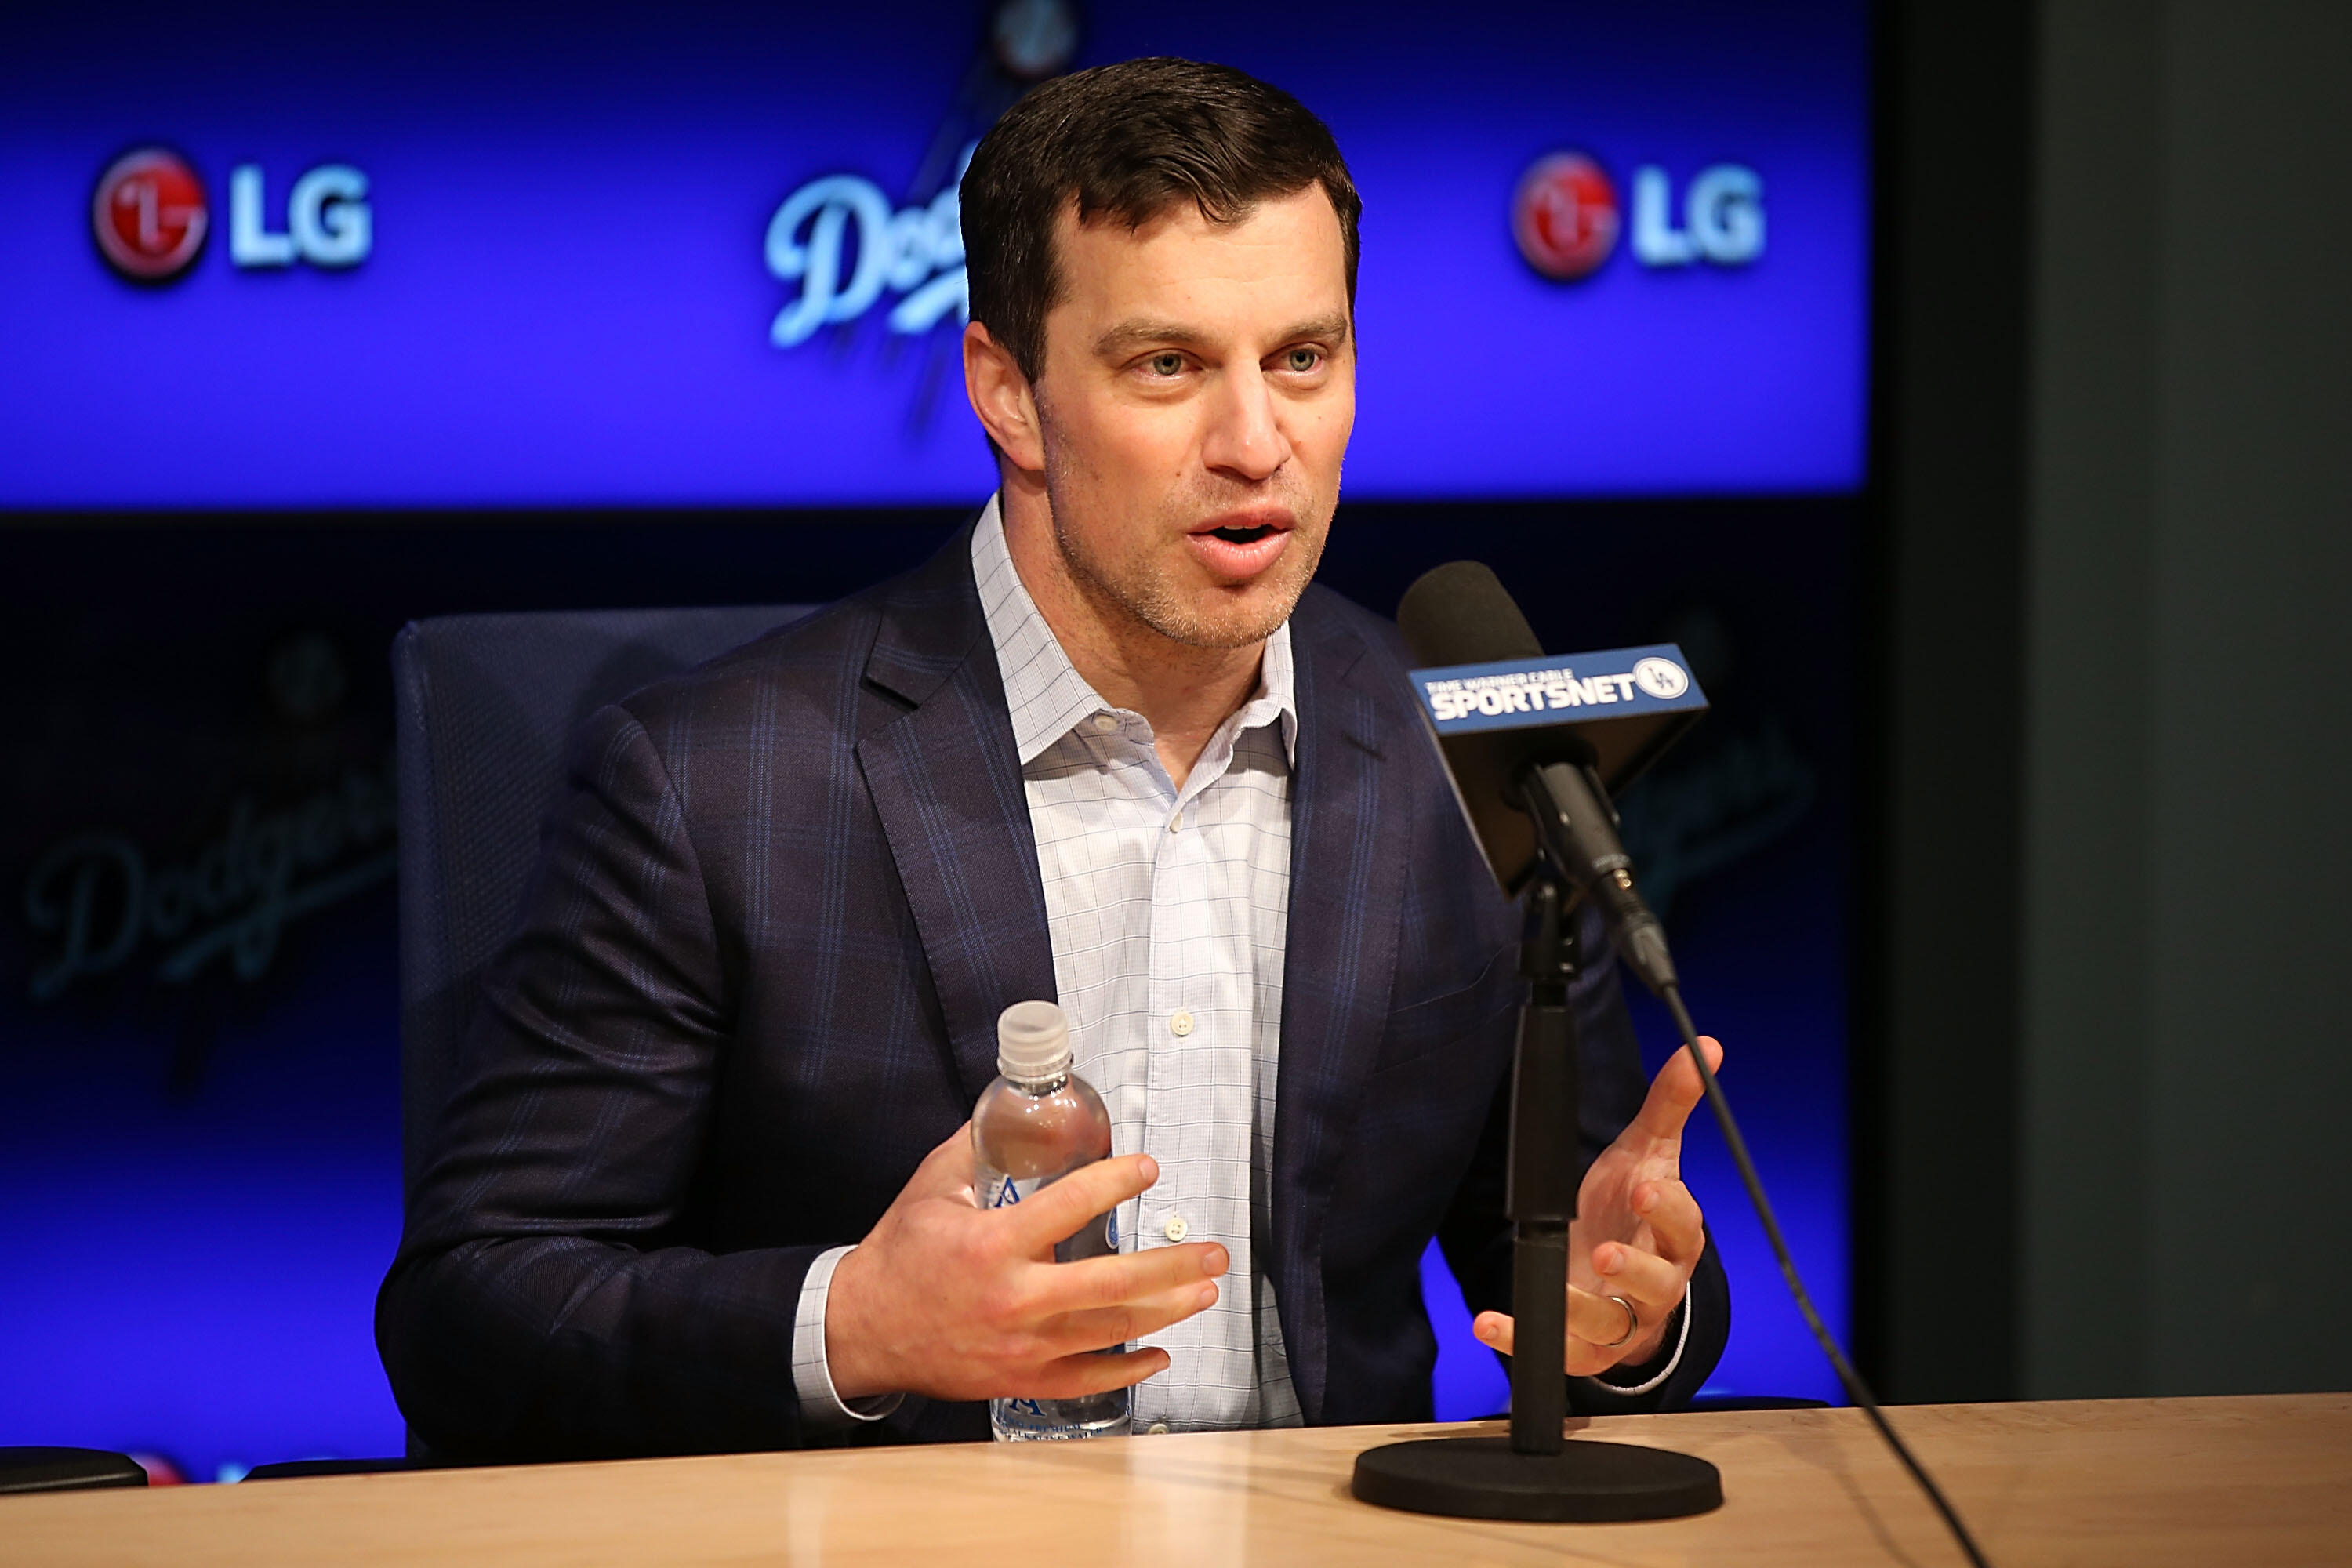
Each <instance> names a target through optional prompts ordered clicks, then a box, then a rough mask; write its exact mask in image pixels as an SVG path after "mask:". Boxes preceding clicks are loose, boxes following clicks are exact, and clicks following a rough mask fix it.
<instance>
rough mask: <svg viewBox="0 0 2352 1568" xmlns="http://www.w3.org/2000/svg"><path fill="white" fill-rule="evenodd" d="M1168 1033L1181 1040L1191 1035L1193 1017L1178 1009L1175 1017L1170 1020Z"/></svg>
mask: <svg viewBox="0 0 2352 1568" xmlns="http://www.w3.org/2000/svg"><path fill="white" fill-rule="evenodd" d="M1168 1032H1169V1033H1171V1034H1172V1035H1174V1036H1175V1037H1177V1038H1178V1039H1180V1040H1181V1039H1182V1038H1183V1037H1185V1036H1187V1035H1189V1034H1191V1033H1192V1014H1190V1013H1187V1012H1186V1011H1184V1009H1183V1008H1181V1007H1179V1008H1177V1009H1176V1012H1175V1014H1174V1016H1171V1018H1170V1019H1169V1020H1168Z"/></svg>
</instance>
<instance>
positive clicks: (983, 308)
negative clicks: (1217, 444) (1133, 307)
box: [961, 56, 1364, 382]
mask: <svg viewBox="0 0 2352 1568" xmlns="http://www.w3.org/2000/svg"><path fill="white" fill-rule="evenodd" d="M1314 184H1319V185H1321V186H1322V187H1323V194H1324V195H1327V196H1328V197H1329V198H1330V200H1331V210H1332V211H1333V212H1334V213H1336V214H1338V215H1339V235H1340V238H1341V241H1342V243H1343V244H1344V246H1345V247H1346V254H1347V266H1348V302H1349V305H1350V307H1352V306H1353V305H1354V303H1355V300H1356V258H1357V254H1358V249H1359V247H1358V241H1357V237H1356V222H1357V219H1358V217H1359V216H1360V215H1361V214H1362V212H1363V207H1364V204H1363V200H1362V198H1360V196H1358V195H1356V184H1355V182H1354V181H1353V180H1351V179H1349V176H1348V165H1347V163H1346V161H1345V160H1343V159H1342V158H1341V157H1340V156H1339V143H1338V142H1335V141H1333V140H1332V139H1331V132H1330V128H1329V127H1328V126H1326V125H1325V124H1324V123H1323V122H1322V121H1320V120H1318V119H1317V118H1316V117H1315V116H1314V115H1313V114H1312V113H1310V112H1308V110H1307V107H1306V105H1304V104H1302V103H1300V102H1299V101H1298V100H1297V99H1295V98H1293V97H1291V96H1290V94H1288V93H1286V92H1285V91H1283V90H1282V89H1280V88H1278V87H1273V86H1270V85H1268V84H1267V83H1265V82H1262V81H1260V80H1258V79H1256V78H1255V77H1254V76H1250V75H1248V74H1246V73H1245V72H1243V71H1237V70H1235V69H1234V68H1232V67H1231V66H1218V65H1204V64H1202V62H1200V61H1198V60H1186V59H1176V58H1171V57H1167V56H1159V57H1153V58H1146V59H1138V60H1122V61H1120V62H1119V63H1118V64H1117V65H1108V66H1096V67H1094V68H1092V69H1089V70H1082V71H1076V72H1073V73H1072V74H1071V75H1068V76H1065V77H1056V78H1055V79H1053V80H1051V81H1048V82H1045V83H1043V84H1041V85H1040V86H1038V87H1037V88H1035V89H1033V90H1032V91H1031V92H1030V93H1029V94H1028V95H1027V96H1026V97H1024V98H1023V99H1022V100H1021V101H1020V102H1018V103H1016V104H1014V105H1013V107H1012V108H1011V109H1010V110H1006V111H1005V115H1004V118H1003V119H1002V120H1000V121H997V122H996V124H995V126H994V127H993V128H992V129H991V130H990V132H988V134H987V135H985V136H983V137H982V138H981V141H980V146H979V148H978V149H977V150H976V151H974V152H973V153H972V155H971V167H970V168H969V169H968V170H967V171H965V174H964V177H963V191H962V195H961V206H962V214H963V247H964V265H965V268H966V269H967V276H968V278H969V281H970V284H971V318H972V320H973V321H979V322H981V323H982V325H984V326H985V327H987V328H988V331H989V334H990V336H992V337H993V338H994V339H995V340H996V341H997V342H1000V343H1002V344H1003V345H1004V348H1005V351H1006V352H1007V353H1010V354H1012V356H1013V363H1015V364H1017V365H1019V366H1020V367H1021V374H1023V375H1024V376H1027V377H1028V378H1029V380H1030V381H1032V382H1034V381H1035V380H1036V379H1037V377H1038V376H1039V374H1042V373H1043V372H1044V370H1045V313H1046V312H1047V311H1048V310H1052V309H1053V307H1054V302H1055V299H1056V298H1057V297H1058V295H1059V294H1060V291H1061V283H1062V279H1061V273H1060V268H1059V266H1058V263H1057V262H1056V260H1055V256H1054V228H1055V224H1056V223H1058V222H1059V221H1060V219H1061V216H1062V214H1063V213H1064V212H1066V210H1068V208H1069V206H1070V204H1071V203H1072V201H1073V200H1075V201H1076V204H1077V210H1078V221H1079V222H1080V223H1087V222H1090V221H1092V220H1093V219H1095V218H1097V217H1102V216H1111V217H1116V218H1118V219H1119V220H1120V221H1121V222H1123V223H1125V224H1126V225H1127V226H1128V227H1129V229H1130V230H1133V229H1138V228H1140V227H1142V226H1144V225H1145V224H1147V223H1149V222H1150V221H1151V220H1152V219H1153V218H1155V217H1158V216H1160V215H1161V214H1163V213H1165V212H1166V211H1167V210H1168V209H1169V208H1170V207H1171V206H1174V205H1176V204H1178V203H1179V202H1191V203H1192V205H1194V206H1195V207H1197V208H1198V209H1200V213H1201V216H1202V217H1204V218H1206V219H1208V220H1209V221H1210V222H1211V223H1238V222H1241V221H1242V220H1243V219H1244V218H1246V217H1248V216H1249V215H1250V213H1251V212H1252V211H1253V210H1254V209H1255V207H1256V206H1257V205H1258V203H1260V202H1262V201H1265V200H1266V199H1267V198H1268V197H1272V196H1286V195H1291V194H1292V193H1293V192H1297V191H1302V190H1305V189H1306V188H1307V186H1308V185H1314Z"/></svg>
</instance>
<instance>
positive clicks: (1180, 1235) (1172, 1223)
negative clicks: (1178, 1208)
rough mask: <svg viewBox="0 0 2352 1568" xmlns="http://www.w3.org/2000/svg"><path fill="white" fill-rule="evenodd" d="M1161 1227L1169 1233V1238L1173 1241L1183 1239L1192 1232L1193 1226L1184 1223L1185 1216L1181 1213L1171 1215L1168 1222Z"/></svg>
mask: <svg viewBox="0 0 2352 1568" xmlns="http://www.w3.org/2000/svg"><path fill="white" fill-rule="evenodd" d="M1160 1229H1161V1230H1164V1231H1166V1232H1167V1233H1168V1239H1169V1240H1171V1241H1181V1240H1183V1239H1184V1238H1185V1237H1188V1236H1190V1235H1192V1226H1189V1225H1187V1224H1185V1223H1184V1216H1183V1215H1181V1214H1171V1215H1169V1216H1168V1223H1167V1224H1166V1225H1163V1226H1160Z"/></svg>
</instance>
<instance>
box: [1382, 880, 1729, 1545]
mask: <svg viewBox="0 0 2352 1568" xmlns="http://www.w3.org/2000/svg"><path fill="white" fill-rule="evenodd" d="M1524 898H1525V901H1526V907H1527V928H1526V935H1525V936H1524V937H1523V938H1522V939H1521V942H1520V944H1519V973H1521V974H1522V975H1524V976H1525V977H1526V978H1527V980H1528V984H1529V987H1530V989H1529V993H1528V1000H1527V1002H1526V1003H1525V1004H1524V1005H1522V1006H1521V1007H1520V1009H1519V1038H1518V1047H1517V1052H1516V1054H1515V1055H1514V1057H1513V1059H1512V1064H1511V1145H1510V1187H1509V1191H1508V1195H1507V1199H1506V1202H1505V1206H1506V1207H1507V1210H1508V1212H1509V1214H1510V1218H1511V1234H1512V1240H1511V1313H1512V1316H1513V1318H1514V1319H1515V1320H1516V1323H1517V1327H1516V1332H1515V1336H1514V1338H1515V1342H1516V1353H1514V1355H1513V1356H1512V1358H1511V1435H1510V1436H1508V1437H1507V1438H1505V1437H1425V1438H1420V1439H1417V1440H1414V1441H1412V1442H1404V1443H1390V1444H1385V1445H1383V1446H1381V1447H1377V1448H1368V1449H1366V1450H1365V1451H1364V1452H1363V1453H1361V1454H1359V1455H1358V1456H1356V1472H1355V1479H1354V1482H1353V1487H1352V1489H1353V1490H1354V1492H1355V1495H1356V1496H1357V1497H1358V1498H1360V1500H1363V1501H1365V1502H1371V1503H1380V1504H1381V1505H1383V1506H1384V1507H1388V1508H1398V1509H1406V1510H1411V1511H1412V1512H1415V1513H1435V1514H1445V1515H1449V1516H1451V1517H1453V1518H1456V1519H1517V1520H1545V1521H1622V1520H1640V1519H1679V1518H1682V1517H1684V1516H1685V1515H1687V1514H1694V1513H1705V1512H1706V1511H1707V1510H1709V1509H1713V1508H1717V1507H1720V1506H1721V1505H1722V1502H1723V1481H1722V1478H1721V1476H1720V1475H1719V1474H1718V1473H1717V1470H1716V1468H1715V1467H1714V1466H1713V1465H1711V1464H1708V1463H1707V1462H1706V1460H1704V1459H1701V1458H1696V1457H1694V1456H1692V1455H1689V1454H1678V1453H1675V1452H1674V1451H1672V1450H1670V1449H1665V1448H1645V1447H1633V1446H1631V1445H1628V1444H1623V1443H1602V1442H1595V1441H1588V1440H1580V1441H1577V1442H1574V1443H1571V1442H1569V1441H1568V1440H1567V1437H1566V1435H1565V1433H1564V1431H1563V1424H1564V1423H1565V1421H1566V1419H1567V1415H1568V1376H1567V1370H1566V1367H1565V1364H1564V1363H1565V1360H1566V1355H1567V1332H1568V1226H1569V1222H1570V1220H1572V1219H1574V1218H1575V1217H1576V1189H1577V1184H1578V1172H1577V1168H1576V1135H1577V1104H1576V1101H1577V1055H1576V1048H1577V1028H1576V1014H1575V1011H1574V1009H1573V1007H1572V1006H1571V1005H1570V999H1569V992H1570V987H1571V986H1572V985H1573V984H1574V982H1575V980H1576V976H1577V973H1578V968H1579V964H1580V955H1579V953H1578V951H1577V945H1578V944H1577V937H1576V919H1575V912H1574V910H1573V908H1572V905H1573V903H1574V894H1573V891H1572V889H1570V886H1569V885H1568V883H1567V881H1566V879H1564V878H1562V877H1561V876H1560V874H1559V870H1558V868H1556V867H1555V866H1554V865H1553V864H1552V862H1551V860H1550V858H1549V857H1544V856H1539V857H1538V860H1537V865H1536V872H1535V876H1534V878H1533V879H1532V880H1531V881H1530V882H1529V883H1528V889H1527V891H1526V893H1525V895H1524Z"/></svg>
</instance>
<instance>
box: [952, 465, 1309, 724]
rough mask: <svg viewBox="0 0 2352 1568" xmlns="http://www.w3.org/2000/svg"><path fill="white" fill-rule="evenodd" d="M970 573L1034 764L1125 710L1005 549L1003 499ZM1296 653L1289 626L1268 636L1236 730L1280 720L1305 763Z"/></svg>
mask: <svg viewBox="0 0 2352 1568" xmlns="http://www.w3.org/2000/svg"><path fill="white" fill-rule="evenodd" d="M971 576H972V581H973V583H974V584H976V585H977V586H978V587H979V589H980V607H981V613H982V615H983V616H986V617H987V620H988V637H989V640H990V641H991V642H992V643H994V644H995V645H996V668H997V669H998V670H999V672H1000V673H1001V674H1002V676H1003V680H1004V700H1005V706H1006V707H1007V709H1008V710H1010V711H1011V714H1012V719H1013V751H1014V752H1015V753H1016V754H1017V755H1018V756H1019V758H1020V760H1021V765H1022V766H1024V767H1026V766H1028V765H1029V764H1030V763H1033V762H1034V761H1035V760H1036V759H1037V758H1038V756H1039V755H1041V754H1042V753H1043V752H1045V749H1046V748H1047V747H1048V746H1051V745H1052V744H1053V743H1054V742H1056V741H1058V740H1060V739H1061V738H1062V737H1063V736H1065V735H1066V734H1068V733H1069V732H1070V731H1072V730H1074V729H1076V727H1077V726H1078V724H1079V723H1080V722H1081V721H1085V720H1087V719H1091V718H1092V717H1094V716H1095V715H1096V714H1097V713H1114V712H1117V711H1118V710H1117V709H1114V708H1112V707H1111V705H1110V704H1109V703H1108V702H1106V701H1104V700H1103V699H1102V696H1101V694H1100V693H1098V692H1097V691H1096V690H1095V689H1094V687H1093V686H1092V685H1090V684H1088V682H1087V679H1086V677H1084V676H1082V675H1080V674H1079V673H1078V672H1077V670H1076V668H1075V667H1074V666H1072V664H1071V663H1070V658H1069V656H1068V655H1067V654H1066V653H1064V652H1063V651H1062V644H1061V641H1060V639H1058V638H1057V637H1055V636H1054V628H1053V627H1051V626H1047V625H1046V624H1045V616H1044V615H1042V614H1041V613H1040V612H1039V611H1038V608H1037V603H1036V601H1035V600H1034V599H1032V598H1031V597H1030V596H1029V590H1028V588H1027V586H1026V585H1024V584H1023V583H1022V581H1021V574H1020V573H1019V572H1018V571H1016V570H1015V569H1014V567H1013V552H1011V551H1010V550H1008V549H1006V548H1005V544H1004V517H1003V512H1002V511H1000V510H998V498H997V497H995V496H991V497H989V498H988V505H987V506H986V507H984V508H982V510H981V514H980V521H978V522H977V523H975V524H973V526H972V531H971ZM1293 668H1294V667H1293V665H1292V662H1291V652H1290V623H1289V622H1288V621H1285V622H1283V624H1282V625H1280V626H1276V627H1275V629H1274V632H1273V635H1271V636H1270V637H1267V638H1266V639H1265V658H1263V659H1261V660H1260V661H1259V665H1258V686H1257V689H1256V690H1255V692H1253V693H1252V694H1251V695H1250V699H1249V700H1248V701H1246V702H1244V704H1243V705H1242V708H1241V711H1240V713H1239V714H1238V716H1237V717H1238V718H1239V720H1240V723H1239V724H1238V725H1237V726H1236V727H1235V731H1236V732H1237V733H1238V732H1239V731H1242V730H1252V729H1255V728H1257V727H1258V726H1259V725H1261V724H1272V723H1276V722H1277V721H1279V722H1280V724H1281V726H1282V743H1283V749H1284V750H1285V751H1286V752H1288V754H1289V759H1290V763H1291V765H1292V766H1293V767H1296V766H1297V764H1298V704H1297V698H1296V695H1295V692H1296V687H1295V683H1294V680H1293Z"/></svg>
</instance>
